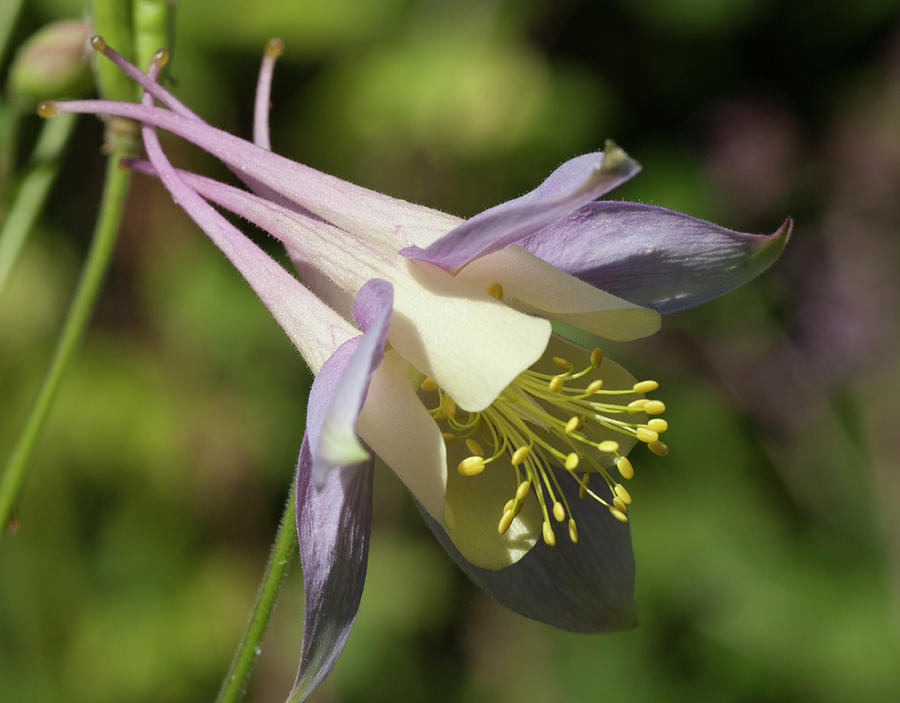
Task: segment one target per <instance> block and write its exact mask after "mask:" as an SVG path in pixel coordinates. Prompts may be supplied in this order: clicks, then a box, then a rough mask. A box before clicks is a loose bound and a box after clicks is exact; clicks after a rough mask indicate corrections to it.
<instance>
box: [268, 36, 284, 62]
mask: <svg viewBox="0 0 900 703" xmlns="http://www.w3.org/2000/svg"><path fill="white" fill-rule="evenodd" d="M282 51H284V42H283V41H281V39H278V38H277V37H276V38H274V39H269V41H268V43H267V44H266V56H268V57H269V58H270V59H277V58H278V57H279V56H281V52H282Z"/></svg>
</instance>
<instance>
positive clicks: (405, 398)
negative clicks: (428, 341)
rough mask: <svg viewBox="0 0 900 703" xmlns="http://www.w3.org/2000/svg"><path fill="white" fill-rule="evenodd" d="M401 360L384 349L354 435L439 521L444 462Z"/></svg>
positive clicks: (434, 431) (433, 428) (432, 426)
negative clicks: (363, 442) (358, 437)
mask: <svg viewBox="0 0 900 703" xmlns="http://www.w3.org/2000/svg"><path fill="white" fill-rule="evenodd" d="M410 371H412V372H413V373H414V372H415V371H414V369H410V367H409V365H408V364H407V363H406V361H405V360H404V359H403V358H402V357H401V356H400V355H399V354H397V352H395V351H386V352H385V354H384V360H383V361H382V362H381V365H380V366H379V367H378V369H377V370H376V371H375V373H374V374H373V375H372V378H371V381H370V382H369V393H368V395H367V396H366V403H365V405H364V406H363V409H362V412H361V413H360V416H359V419H358V420H357V422H356V431H357V433H358V434H359V436H360V437H361V438H362V439H363V441H365V443H366V444H367V445H368V446H369V447H370V448H371V449H372V451H374V452H375V453H376V454H377V455H378V456H379V457H380V458H381V460H382V461H384V463H386V464H387V465H388V466H389V467H390V468H391V469H392V470H393V471H394V473H395V474H397V476H398V477H399V478H400V480H401V481H403V483H404V484H406V487H407V488H408V489H409V491H410V493H412V494H413V496H415V498H416V500H418V501H419V503H421V505H422V507H423V508H424V509H425V510H426V511H427V512H428V514H429V515H431V516H432V517H433V518H434V519H435V520H438V521H440V522H442V523H443V518H444V491H445V486H446V483H447V459H446V452H445V449H444V440H443V438H442V437H441V431H440V429H439V428H438V426H437V424H436V423H435V421H434V420H433V419H432V417H431V415H430V414H429V413H428V411H427V410H426V409H425V406H423V405H422V402H421V401H420V400H419V398H418V396H417V395H416V393H415V391H414V390H413V381H412V380H411V378H410V376H409V375H408V374H409V372H410Z"/></svg>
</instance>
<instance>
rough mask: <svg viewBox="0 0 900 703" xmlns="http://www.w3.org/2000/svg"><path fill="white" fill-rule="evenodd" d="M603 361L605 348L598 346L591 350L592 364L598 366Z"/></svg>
mask: <svg viewBox="0 0 900 703" xmlns="http://www.w3.org/2000/svg"><path fill="white" fill-rule="evenodd" d="M602 363H603V350H602V349H600V348H599V347H596V348H594V349H592V350H591V366H593V367H594V368H596V367H597V366H600V364H602Z"/></svg>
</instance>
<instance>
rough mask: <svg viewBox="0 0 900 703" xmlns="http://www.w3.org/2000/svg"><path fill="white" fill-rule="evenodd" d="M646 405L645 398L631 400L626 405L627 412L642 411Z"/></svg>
mask: <svg viewBox="0 0 900 703" xmlns="http://www.w3.org/2000/svg"><path fill="white" fill-rule="evenodd" d="M646 404H647V399H646V398H638V399H637V400H632V401H631V402H630V403H629V404H628V409H629V410H643V409H644V406H645V405H646Z"/></svg>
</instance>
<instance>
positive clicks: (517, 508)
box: [513, 501, 525, 516]
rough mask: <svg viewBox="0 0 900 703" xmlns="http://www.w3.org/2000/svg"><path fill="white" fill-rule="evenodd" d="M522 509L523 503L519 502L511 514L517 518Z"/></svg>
mask: <svg viewBox="0 0 900 703" xmlns="http://www.w3.org/2000/svg"><path fill="white" fill-rule="evenodd" d="M524 507H525V503H523V502H522V501H519V502H518V503H516V507H515V509H514V511H513V512H514V513H515V514H516V515H517V516H518V514H519V513H521V512H522V508H524Z"/></svg>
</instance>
